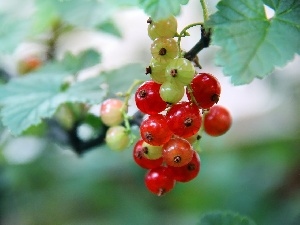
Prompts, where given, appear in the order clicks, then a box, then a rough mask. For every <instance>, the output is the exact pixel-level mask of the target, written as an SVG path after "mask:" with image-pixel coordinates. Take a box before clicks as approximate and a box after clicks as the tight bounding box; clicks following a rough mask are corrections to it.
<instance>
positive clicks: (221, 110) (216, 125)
mask: <svg viewBox="0 0 300 225" xmlns="http://www.w3.org/2000/svg"><path fill="white" fill-rule="evenodd" d="M231 123H232V117H231V114H230V112H229V111H228V110H227V109H226V108H225V107H223V106H220V105H214V106H213V107H211V108H210V110H209V112H208V113H207V114H206V115H205V118H204V130H205V132H206V133H207V134H209V135H210V136H220V135H222V134H225V133H226V132H227V131H228V130H229V129H230V127H231Z"/></svg>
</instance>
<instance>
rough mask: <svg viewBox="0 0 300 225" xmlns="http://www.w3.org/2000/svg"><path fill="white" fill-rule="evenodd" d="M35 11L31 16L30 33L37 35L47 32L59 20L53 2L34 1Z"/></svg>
mask: <svg viewBox="0 0 300 225" xmlns="http://www.w3.org/2000/svg"><path fill="white" fill-rule="evenodd" d="M35 6H36V10H35V12H34V13H33V15H32V18H33V26H32V33H33V35H34V34H39V33H42V32H44V31H47V30H49V29H50V28H51V27H53V26H54V24H55V23H57V21H58V20H59V14H58V12H57V10H56V7H55V1H50V0H35Z"/></svg>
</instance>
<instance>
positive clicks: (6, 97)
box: [0, 66, 106, 135]
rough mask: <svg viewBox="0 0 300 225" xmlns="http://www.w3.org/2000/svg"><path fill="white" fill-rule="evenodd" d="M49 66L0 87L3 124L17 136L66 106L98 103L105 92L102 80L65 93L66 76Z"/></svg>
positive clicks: (98, 78)
mask: <svg viewBox="0 0 300 225" xmlns="http://www.w3.org/2000/svg"><path fill="white" fill-rule="evenodd" d="M54 68H55V67H54V66H52V67H51V68H49V67H44V68H43V69H41V70H39V71H37V72H35V73H33V74H30V75H27V76H26V77H22V78H16V79H13V80H11V81H10V82H9V83H8V84H7V85H5V86H1V87H0V88H1V90H0V104H1V105H2V110H1V117H2V122H3V124H4V125H5V126H7V127H8V128H9V130H10V131H11V132H12V133H13V134H15V135H19V134H21V133H22V131H24V130H26V129H27V128H29V127H30V126H32V125H37V124H39V123H40V122H41V121H42V119H44V118H49V117H51V116H53V114H54V113H55V111H56V110H57V108H58V107H59V106H60V105H61V104H62V103H65V102H82V103H91V104H94V103H100V102H101V101H102V99H103V97H104V96H105V94H106V92H105V90H104V89H102V88H101V87H100V85H101V83H103V82H104V78H103V77H95V78H90V79H87V80H85V81H82V82H80V83H75V84H74V85H71V86H70V88H69V89H67V90H66V91H64V92H63V91H62V89H61V86H62V84H63V82H64V80H65V78H66V76H67V75H68V73H66V72H64V71H63V70H61V69H60V68H59V67H56V68H57V69H56V70H55V69H54Z"/></svg>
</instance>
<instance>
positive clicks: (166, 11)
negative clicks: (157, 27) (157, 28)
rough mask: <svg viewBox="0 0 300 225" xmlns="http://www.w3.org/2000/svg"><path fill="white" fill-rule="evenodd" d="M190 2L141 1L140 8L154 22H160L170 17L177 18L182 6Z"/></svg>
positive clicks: (180, 0)
mask: <svg viewBox="0 0 300 225" xmlns="http://www.w3.org/2000/svg"><path fill="white" fill-rule="evenodd" d="M188 2H189V0H140V7H141V8H143V9H144V11H145V12H146V13H147V14H148V15H149V16H150V17H152V18H153V19H154V20H160V19H164V18H167V17H169V16H170V15H175V16H177V15H178V14H179V12H180V8H181V5H185V4H187V3H188Z"/></svg>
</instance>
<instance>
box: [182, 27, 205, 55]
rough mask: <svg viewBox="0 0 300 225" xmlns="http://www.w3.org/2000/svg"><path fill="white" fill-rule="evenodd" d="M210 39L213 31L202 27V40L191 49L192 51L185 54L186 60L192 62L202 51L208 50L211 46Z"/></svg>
mask: <svg viewBox="0 0 300 225" xmlns="http://www.w3.org/2000/svg"><path fill="white" fill-rule="evenodd" d="M210 37H211V29H208V30H205V29H204V28H203V26H202V27H201V38H200V40H199V41H198V42H197V43H196V44H195V45H194V47H193V48H191V50H189V51H188V52H186V53H185V54H184V58H186V59H188V60H190V61H192V60H193V59H194V58H195V57H196V55H197V54H198V53H199V52H200V51H201V50H202V49H204V48H207V47H208V46H209V44H210Z"/></svg>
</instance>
